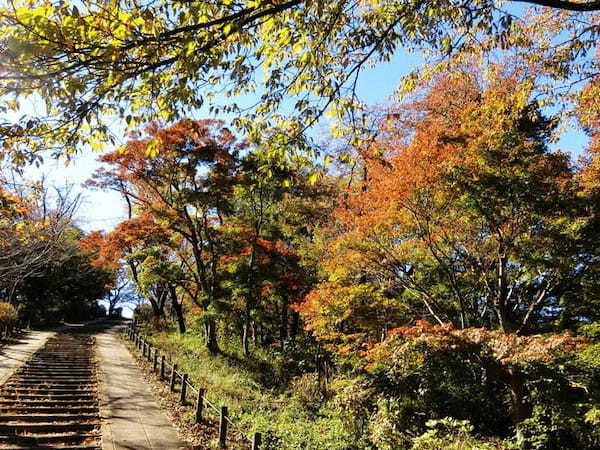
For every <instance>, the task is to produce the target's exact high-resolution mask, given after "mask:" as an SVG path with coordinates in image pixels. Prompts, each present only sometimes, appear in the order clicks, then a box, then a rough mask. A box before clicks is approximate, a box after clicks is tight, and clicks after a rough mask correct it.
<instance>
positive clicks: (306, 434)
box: [148, 330, 361, 450]
mask: <svg viewBox="0 0 600 450" xmlns="http://www.w3.org/2000/svg"><path fill="white" fill-rule="evenodd" d="M148 340H149V341H150V342H152V343H153V344H154V345H155V346H156V347H158V348H159V351H161V352H163V353H164V354H166V355H168V356H169V358H170V359H171V360H172V361H173V362H175V363H176V364H177V365H178V367H179V368H180V371H181V372H183V373H187V374H188V375H189V377H190V380H191V381H192V383H193V384H194V385H195V386H198V387H201V388H204V389H206V392H207V393H206V397H207V399H208V400H209V401H210V402H211V403H212V404H214V405H215V406H216V407H219V406H221V405H224V406H227V407H228V408H229V416H230V418H231V420H232V421H233V422H234V423H235V424H236V426H238V427H239V428H240V429H241V430H243V431H244V433H245V435H246V436H252V434H253V433H254V432H261V433H263V436H264V437H263V440H264V444H265V445H264V446H263V448H265V449H266V448H277V449H306V450H309V449H314V450H317V449H318V450H325V449H330V450H346V449H353V448H361V447H357V446H355V445H353V442H352V441H353V440H354V439H353V438H352V437H351V435H350V434H349V433H348V430H347V429H346V428H347V421H346V420H345V418H344V417H343V415H342V414H341V413H340V412H339V411H335V410H332V409H330V408H328V407H327V405H326V403H323V402H318V401H317V402H314V403H310V402H306V401H301V400H300V399H299V398H298V395H297V393H296V392H294V390H293V389H292V388H291V387H290V386H293V383H290V381H292V382H293V380H294V378H291V377H289V376H288V374H286V373H285V364H282V359H281V358H280V357H279V356H278V354H277V352H274V351H272V350H270V351H266V350H264V349H255V350H254V351H253V355H252V357H250V358H244V357H242V355H241V354H240V352H239V350H238V348H236V347H237V346H238V345H239V344H238V343H234V342H227V341H221V343H220V345H221V350H222V351H221V353H220V354H218V355H212V354H210V353H209V352H208V351H207V350H206V349H205V347H204V341H203V339H202V337H201V335H200V334H199V333H197V332H194V331H193V330H192V331H189V332H188V333H186V334H185V335H180V334H179V333H177V332H172V331H171V332H154V334H153V335H152V336H148Z"/></svg>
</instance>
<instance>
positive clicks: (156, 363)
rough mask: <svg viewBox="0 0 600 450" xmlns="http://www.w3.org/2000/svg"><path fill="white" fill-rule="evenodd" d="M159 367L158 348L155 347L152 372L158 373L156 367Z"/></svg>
mask: <svg viewBox="0 0 600 450" xmlns="http://www.w3.org/2000/svg"><path fill="white" fill-rule="evenodd" d="M157 367H158V349H157V348H155V349H154V361H153V362H152V373H156V368H157Z"/></svg>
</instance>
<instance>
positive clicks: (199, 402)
mask: <svg viewBox="0 0 600 450" xmlns="http://www.w3.org/2000/svg"><path fill="white" fill-rule="evenodd" d="M205 393H206V389H198V398H197V399H196V423H200V422H202V409H203V408H204V394H205Z"/></svg>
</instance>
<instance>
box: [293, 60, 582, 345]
mask: <svg viewBox="0 0 600 450" xmlns="http://www.w3.org/2000/svg"><path fill="white" fill-rule="evenodd" d="M532 92H533V85H532V83H531V82H530V80H529V79H528V78H527V77H525V76H523V75H521V74H519V73H518V72H515V73H508V74H507V73H504V72H503V71H502V72H501V71H496V72H494V70H490V73H488V74H484V73H482V72H475V73H473V72H468V71H464V72H458V73H455V74H452V75H447V76H442V77H439V78H438V79H436V80H434V82H433V83H432V84H431V85H430V86H429V87H428V89H427V90H426V91H425V93H424V94H422V95H421V96H420V97H419V98H416V99H415V100H414V101H412V102H409V103H407V104H405V105H401V106H399V107H394V108H392V109H390V112H389V113H388V114H387V120H386V121H384V122H383V123H382V124H381V125H380V133H379V138H378V139H377V140H376V141H375V142H373V143H372V144H371V145H369V146H368V147H366V148H363V149H358V150H357V154H358V157H359V159H360V164H361V165H362V167H363V168H364V174H365V177H364V179H363V180H362V181H361V182H357V183H354V184H353V185H351V187H350V189H349V191H348V193H347V196H346V197H345V198H343V199H342V200H341V201H340V206H339V208H338V210H337V211H336V213H335V225H334V226H333V227H332V231H333V235H332V237H331V239H330V240H329V242H328V243H327V250H326V254H327V258H326V259H325V260H324V261H323V270H324V273H325V276H326V279H325V280H324V281H322V282H321V283H320V284H319V285H318V286H317V287H316V288H315V289H314V290H313V291H312V292H311V293H310V294H309V295H308V296H307V297H306V299H305V301H304V303H302V304H300V305H298V306H297V308H298V310H299V311H300V312H301V313H302V314H303V316H304V319H305V321H306V324H307V325H306V326H307V328H308V329H309V330H310V331H312V332H313V334H315V335H316V336H317V337H319V338H320V339H321V340H323V341H325V342H326V343H327V344H328V345H329V346H330V348H332V349H333V350H334V351H336V352H338V353H341V354H352V353H353V352H357V351H359V350H360V349H364V348H366V346H367V347H368V346H370V345H371V344H372V343H374V342H377V341H380V340H382V339H385V337H386V336H387V335H388V334H387V331H388V330H389V329H392V328H396V327H398V326H402V325H404V324H407V323H413V322H414V320H418V319H421V318H425V317H426V318H427V320H429V321H431V322H434V323H437V324H439V325H440V326H442V325H443V326H446V325H447V324H449V323H453V324H454V325H455V326H456V327H457V328H464V329H469V328H477V329H479V328H481V326H482V325H484V326H486V327H490V328H501V329H502V330H503V331H505V332H509V331H511V332H518V333H523V332H525V331H526V330H527V329H528V327H530V326H531V321H532V315H535V314H537V313H538V311H539V309H540V308H541V307H542V306H543V305H544V304H545V302H546V301H550V300H549V299H550V297H551V293H552V292H553V291H552V289H554V287H555V285H553V284H552V283H553V282H554V281H555V280H556V279H557V278H558V277H559V276H560V273H561V271H562V270H563V269H564V268H563V267H559V266H558V265H559V264H562V262H561V261H560V256H555V255H551V254H548V251H547V250H546V249H551V248H552V247H553V246H554V243H553V242H552V241H551V238H550V236H555V235H558V234H560V233H563V230H564V229H565V228H564V227H562V226H561V223H564V222H565V218H563V217H562V215H563V214H565V209H561V206H560V205H562V204H564V203H568V202H569V201H570V199H572V198H573V195H574V192H575V190H574V189H573V177H572V172H571V169H570V167H569V163H568V158H567V157H566V156H565V155H564V154H562V153H560V152H549V151H548V150H547V147H546V141H547V140H548V139H549V136H550V135H551V133H552V129H553V127H554V125H553V122H552V120H548V119H546V118H544V117H543V116H542V115H541V113H540V111H539V108H538V106H537V105H536V103H535V102H534V101H532ZM561 221H562V222H561ZM564 239H565V242H567V241H568V239H569V237H567V236H565V238H564ZM548 261H552V263H548ZM550 264H556V266H555V267H552V266H551V265H550ZM564 270H566V269H564ZM496 286H498V287H496ZM536 290H537V292H538V294H536V295H537V297H535V300H534V299H532V298H529V297H528V296H531V295H532V294H531V292H536ZM529 309H530V310H531V312H528V313H526V311H528V310H529ZM481 329H483V328H481Z"/></svg>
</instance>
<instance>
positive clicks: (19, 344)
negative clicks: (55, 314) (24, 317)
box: [0, 331, 55, 386]
mask: <svg viewBox="0 0 600 450" xmlns="http://www.w3.org/2000/svg"><path fill="white" fill-rule="evenodd" d="M54 334H55V333H54V331H28V332H26V333H25V334H23V335H21V336H18V337H16V338H13V340H12V342H9V343H7V344H6V345H5V346H3V347H2V348H0V386H1V385H3V384H4V383H5V382H6V380H8V379H9V378H10V376H11V375H12V374H13V372H14V371H15V370H17V369H18V368H19V367H21V366H22V365H23V363H24V362H25V361H27V360H28V359H29V357H30V356H31V355H33V354H34V353H35V352H36V350H37V349H39V348H40V347H41V346H42V345H44V343H45V342H46V341H47V340H48V338H49V337H50V336H54Z"/></svg>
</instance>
